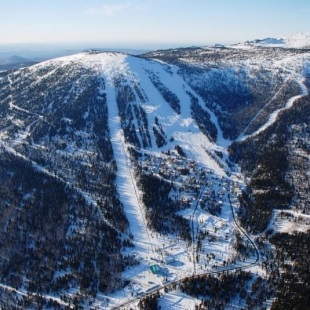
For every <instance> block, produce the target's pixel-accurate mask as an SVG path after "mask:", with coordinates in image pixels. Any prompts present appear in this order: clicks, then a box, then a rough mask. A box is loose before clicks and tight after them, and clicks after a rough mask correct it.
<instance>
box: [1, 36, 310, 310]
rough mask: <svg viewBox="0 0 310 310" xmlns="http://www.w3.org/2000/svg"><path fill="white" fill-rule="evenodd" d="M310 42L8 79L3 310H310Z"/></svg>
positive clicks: (86, 60)
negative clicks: (309, 308)
mask: <svg viewBox="0 0 310 310" xmlns="http://www.w3.org/2000/svg"><path fill="white" fill-rule="evenodd" d="M309 38H310V36H309V35H307V34H300V33H299V34H296V35H293V36H289V37H286V38H283V39H266V40H255V41H248V42H246V43H244V44H236V45H233V46H222V45H217V46H215V47H201V48H200V47H190V48H179V49H171V50H159V51H154V52H149V53H147V54H143V55H139V56H132V55H127V54H123V53H116V52H100V51H95V50H90V51H86V52H84V53H81V54H76V55H72V56H66V57H62V58H57V59H53V60H49V61H46V62H42V63H39V64H36V65H33V66H28V67H25V68H21V69H16V70H10V71H2V72H0V176H1V177H0V215H1V216H0V230H1V234H0V305H1V307H3V309H26V308H27V309H162V310H164V309H307V307H309V304H310V300H309V296H310V294H309V292H310V283H309V274H310V271H309V266H310V264H309V263H310V261H309V258H310V255H309V254H310V253H309V242H310V232H309V229H310V210H309V204H310V199H309V192H310V182H309V179H310V139H309V135H310V96H309V87H310V49H309V47H310V39H309Z"/></svg>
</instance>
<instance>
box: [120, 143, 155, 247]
mask: <svg viewBox="0 0 310 310" xmlns="http://www.w3.org/2000/svg"><path fill="white" fill-rule="evenodd" d="M121 144H122V148H123V152H124V155H125V159H126V167H127V170H128V171H129V174H130V180H131V183H132V185H133V189H134V192H135V196H136V199H137V203H138V207H139V211H140V214H141V216H142V221H143V224H144V229H145V231H146V235H147V238H148V240H149V244H150V246H151V251H154V245H153V243H152V241H151V237H150V234H149V230H148V227H147V223H146V220H145V217H144V213H143V209H142V206H141V201H140V197H139V195H138V193H137V188H136V183H135V181H134V178H133V175H132V170H131V169H130V165H129V159H128V154H127V152H126V149H125V146H124V142H123V140H122V139H121ZM149 252H150V250H149Z"/></svg>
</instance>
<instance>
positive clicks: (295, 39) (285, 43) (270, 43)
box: [234, 32, 310, 48]
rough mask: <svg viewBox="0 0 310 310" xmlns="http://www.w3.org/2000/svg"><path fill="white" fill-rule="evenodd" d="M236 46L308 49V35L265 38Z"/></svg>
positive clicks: (309, 43) (298, 33)
mask: <svg viewBox="0 0 310 310" xmlns="http://www.w3.org/2000/svg"><path fill="white" fill-rule="evenodd" d="M234 46H235V47H238V46H240V47H241V46H261V47H283V48H310V33H304V32H296V33H294V34H291V35H289V36H284V37H281V38H265V39H256V40H252V41H246V42H245V43H244V44H236V45H234Z"/></svg>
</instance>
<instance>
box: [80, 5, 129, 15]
mask: <svg viewBox="0 0 310 310" xmlns="http://www.w3.org/2000/svg"><path fill="white" fill-rule="evenodd" d="M131 7H132V5H131V4H130V3H124V4H103V5H101V6H100V7H98V8H88V9H87V10H86V14H87V15H109V16H112V15H115V14H117V13H119V12H121V11H125V10H128V9H130V8H131Z"/></svg>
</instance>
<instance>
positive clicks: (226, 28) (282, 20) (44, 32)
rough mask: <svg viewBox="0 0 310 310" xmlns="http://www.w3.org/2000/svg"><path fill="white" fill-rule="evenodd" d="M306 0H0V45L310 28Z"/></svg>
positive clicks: (216, 38)
mask: <svg viewBox="0 0 310 310" xmlns="http://www.w3.org/2000/svg"><path fill="white" fill-rule="evenodd" d="M309 16H310V0H49V1H48V0H0V29H1V30H0V44H2V43H64V44H68V45H70V44H73V43H83V44H86V45H87V44H95V43H96V44H97V45H98V47H99V45H102V46H103V47H109V46H111V47H112V46H115V47H116V46H119V47H128V48H143V47H161V46H176V45H178V46H188V45H207V44H213V43H237V42H243V41H245V40H251V39H257V38H259V39H261V38H265V37H280V36H283V35H289V34H292V33H294V32H297V31H303V32H310V18H309Z"/></svg>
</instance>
